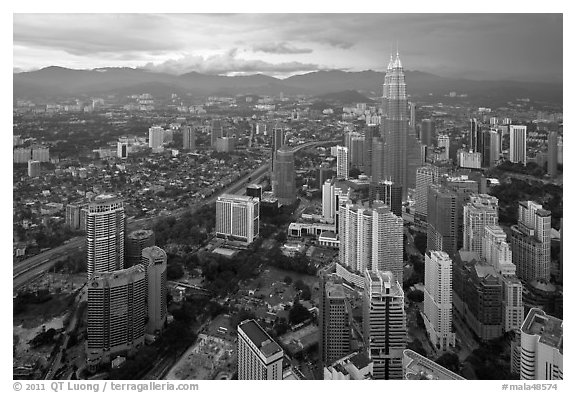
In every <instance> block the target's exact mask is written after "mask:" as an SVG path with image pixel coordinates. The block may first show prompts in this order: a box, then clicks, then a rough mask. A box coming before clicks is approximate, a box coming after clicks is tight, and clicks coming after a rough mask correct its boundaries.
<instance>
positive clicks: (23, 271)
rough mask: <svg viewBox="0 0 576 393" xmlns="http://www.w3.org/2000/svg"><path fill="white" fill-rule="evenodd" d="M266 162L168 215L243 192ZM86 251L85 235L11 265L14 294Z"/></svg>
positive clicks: (146, 220)
mask: <svg viewBox="0 0 576 393" xmlns="http://www.w3.org/2000/svg"><path fill="white" fill-rule="evenodd" d="M338 142H339V141H338V140H330V141H313V142H306V143H303V144H301V145H298V146H295V147H294V148H293V149H292V151H293V152H294V153H296V152H298V151H300V150H302V149H305V148H309V147H314V146H320V145H325V144H332V143H338ZM269 165H270V164H269V163H268V162H267V163H266V164H263V165H261V166H260V167H258V168H257V169H255V170H254V171H252V172H251V173H249V174H248V175H246V176H243V177H242V178H240V179H239V180H237V181H236V182H234V183H233V184H232V185H230V186H228V187H227V188H225V189H223V190H220V191H218V192H215V193H214V194H213V195H212V196H210V197H209V198H207V199H205V200H203V201H202V202H199V203H197V204H196V205H194V206H190V207H184V208H181V209H177V210H174V211H172V212H171V214H170V216H171V217H175V218H178V217H180V216H182V215H184V214H185V213H186V212H191V213H195V212H196V211H197V210H198V209H200V208H202V207H203V206H204V205H206V204H211V203H214V202H215V201H216V199H217V198H218V196H220V195H222V194H236V193H238V192H239V191H240V190H242V191H243V192H245V188H246V185H247V184H249V183H253V182H255V181H257V180H259V179H260V178H262V177H263V176H264V175H265V174H266V173H267V171H268V168H269ZM248 179H250V180H248ZM159 219H161V216H156V217H143V218H139V219H136V220H135V219H128V228H127V230H126V233H129V232H131V231H134V230H137V229H143V228H150V227H152V226H153V224H154V222H155V221H157V220H159ZM85 249H86V238H85V236H77V237H74V238H72V239H70V240H68V241H67V242H66V243H65V244H63V245H61V246H58V247H55V248H53V249H50V250H47V251H45V252H42V253H40V254H37V255H34V256H32V257H30V258H27V259H24V260H22V261H20V262H18V263H16V264H14V266H13V290H14V291H16V290H17V289H19V288H20V287H22V286H23V285H25V284H26V283H27V282H29V281H30V280H32V279H34V278H35V277H38V276H39V275H41V274H42V273H44V272H45V271H47V270H49V269H50V268H51V267H52V266H54V264H55V263H56V262H58V261H60V260H62V259H65V258H66V257H67V256H69V255H71V254H73V253H76V252H80V251H84V250H85Z"/></svg>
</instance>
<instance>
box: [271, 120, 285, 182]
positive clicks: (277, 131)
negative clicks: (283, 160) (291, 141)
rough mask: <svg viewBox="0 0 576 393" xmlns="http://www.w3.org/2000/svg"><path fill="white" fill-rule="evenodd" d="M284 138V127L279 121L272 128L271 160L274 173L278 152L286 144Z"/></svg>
mask: <svg viewBox="0 0 576 393" xmlns="http://www.w3.org/2000/svg"><path fill="white" fill-rule="evenodd" d="M284 138H285V135H284V129H283V128H282V127H280V125H279V124H278V123H277V124H276V125H275V126H274V128H273V129H272V157H271V161H270V162H271V165H270V170H271V171H272V173H273V174H274V170H275V168H276V153H277V152H278V150H279V149H280V148H281V147H282V146H284Z"/></svg>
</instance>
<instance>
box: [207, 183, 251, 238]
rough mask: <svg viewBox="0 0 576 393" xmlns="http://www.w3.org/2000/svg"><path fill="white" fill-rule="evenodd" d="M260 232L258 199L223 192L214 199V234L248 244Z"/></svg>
mask: <svg viewBox="0 0 576 393" xmlns="http://www.w3.org/2000/svg"><path fill="white" fill-rule="evenodd" d="M259 233H260V200H259V199H258V198H252V197H249V196H241V195H231V194H223V195H220V196H219V197H218V199H217V200H216V236H217V237H221V238H225V239H230V240H236V241H240V242H244V243H246V244H250V243H252V242H253V241H254V239H256V237H258V234H259Z"/></svg>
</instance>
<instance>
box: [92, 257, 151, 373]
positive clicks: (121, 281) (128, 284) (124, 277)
mask: <svg viewBox="0 0 576 393" xmlns="http://www.w3.org/2000/svg"><path fill="white" fill-rule="evenodd" d="M87 288H88V309H87V336H88V337H87V341H86V363H87V366H88V368H89V369H91V370H94V369H95V368H96V367H97V366H98V365H99V364H101V363H108V362H110V361H111V360H112V357H113V356H114V355H115V354H122V353H126V352H128V354H131V353H133V352H134V351H135V350H136V349H138V348H139V347H141V346H142V345H144V324H145V320H146V305H145V296H146V277H145V269H144V267H143V266H142V265H136V266H132V267H130V268H128V269H124V270H117V271H113V272H109V273H101V272H96V273H95V274H94V275H93V276H92V277H91V278H89V280H88V284H87Z"/></svg>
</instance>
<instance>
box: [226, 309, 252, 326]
mask: <svg viewBox="0 0 576 393" xmlns="http://www.w3.org/2000/svg"><path fill="white" fill-rule="evenodd" d="M255 318H256V315H254V313H253V312H252V311H250V310H247V309H245V308H242V309H240V310H239V311H238V312H237V313H236V314H234V315H233V316H232V319H231V320H230V324H231V325H232V326H233V327H234V329H237V328H238V325H239V324H240V322H242V321H245V320H247V319H255Z"/></svg>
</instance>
